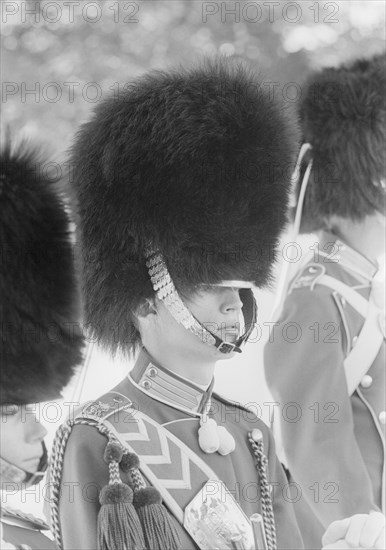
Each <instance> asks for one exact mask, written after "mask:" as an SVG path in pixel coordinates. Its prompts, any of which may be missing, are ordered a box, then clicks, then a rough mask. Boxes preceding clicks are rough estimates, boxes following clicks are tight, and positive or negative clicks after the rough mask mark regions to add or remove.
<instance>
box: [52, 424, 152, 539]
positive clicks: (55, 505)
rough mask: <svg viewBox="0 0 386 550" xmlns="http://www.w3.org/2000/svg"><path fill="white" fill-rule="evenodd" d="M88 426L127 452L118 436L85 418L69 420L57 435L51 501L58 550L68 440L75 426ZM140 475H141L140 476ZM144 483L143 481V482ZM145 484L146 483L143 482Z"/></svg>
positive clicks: (53, 530) (60, 534)
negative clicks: (60, 504) (62, 483)
mask: <svg viewBox="0 0 386 550" xmlns="http://www.w3.org/2000/svg"><path fill="white" fill-rule="evenodd" d="M76 425H77V426H78V425H87V426H94V427H95V428H97V430H98V431H99V432H100V433H101V434H103V435H105V436H107V438H108V439H109V441H114V442H115V443H117V444H118V445H119V446H120V447H121V448H122V450H124V451H125V452H126V449H124V448H123V446H122V444H121V443H120V442H119V440H118V439H117V438H116V436H115V435H114V434H113V433H112V432H111V431H110V430H109V429H108V428H107V427H106V426H105V425H103V424H101V423H99V422H97V421H94V420H89V419H85V418H76V419H75V420H67V422H65V423H64V424H62V426H60V428H59V429H58V431H57V432H56V434H55V439H54V443H53V449H52V455H51V460H50V501H51V520H52V525H51V529H52V534H53V535H54V538H55V542H56V545H57V547H58V550H62V549H63V543H62V533H61V529H60V519H59V499H60V484H61V481H62V470H63V462H64V453H65V450H66V445H67V442H68V438H69V437H70V434H71V430H72V428H73V427H74V426H76ZM139 475H140V474H139ZM119 481H120V479H119ZM142 481H143V480H142ZM143 483H144V482H143Z"/></svg>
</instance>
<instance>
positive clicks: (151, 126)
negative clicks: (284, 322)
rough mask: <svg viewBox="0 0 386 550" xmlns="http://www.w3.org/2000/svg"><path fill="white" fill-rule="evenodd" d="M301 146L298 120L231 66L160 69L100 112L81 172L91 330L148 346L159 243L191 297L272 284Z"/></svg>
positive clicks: (220, 62) (83, 134) (82, 150)
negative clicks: (137, 317)
mask: <svg viewBox="0 0 386 550" xmlns="http://www.w3.org/2000/svg"><path fill="white" fill-rule="evenodd" d="M297 138H298V136H297V127H296V123H295V121H294V119H293V115H291V114H290V113H289V112H287V111H286V109H284V108H283V106H282V105H281V104H279V103H277V101H276V100H274V99H272V98H271V97H270V96H269V94H268V92H267V91H266V90H265V88H264V86H262V81H260V80H259V78H258V77H257V76H256V75H255V74H254V73H253V72H252V71H251V70H250V69H249V68H248V67H246V66H245V65H244V64H243V63H241V62H235V61H232V60H229V59H228V60H225V59H221V58H220V59H215V60H206V61H205V62H203V63H201V64H200V65H197V66H195V67H193V68H190V69H180V70H174V71H173V70H170V71H153V72H150V73H149V74H147V75H145V76H143V77H142V78H139V79H138V80H136V81H135V82H133V83H132V84H131V85H130V86H126V88H125V91H121V93H120V94H119V96H118V97H111V98H109V99H107V100H105V101H104V102H103V103H102V104H100V105H99V106H98V107H97V108H96V110H95V112H94V114H93V116H92V118H91V120H90V121H89V122H88V123H86V124H84V125H83V126H82V127H81V129H80V131H79V133H78V135H77V138H76V140H75V143H74V145H73V148H72V155H71V164H72V168H73V178H74V190H75V194H76V197H77V201H78V215H79V220H78V226H79V228H80V238H81V242H82V249H83V262H84V266H83V283H84V294H85V308H86V313H85V315H86V322H88V323H90V324H91V325H92V327H93V329H94V332H95V333H96V335H97V336H98V337H99V338H100V340H101V342H102V343H103V344H105V345H107V346H109V347H111V348H112V349H113V350H114V349H117V348H118V347H122V348H125V349H128V348H130V346H131V345H132V344H133V343H135V340H136V339H137V337H138V335H136V334H133V332H132V325H131V326H129V325H130V321H132V320H133V313H134V312H135V311H136V310H137V308H138V306H139V305H140V304H141V302H142V301H143V300H144V299H146V298H149V297H153V296H154V291H153V288H152V284H151V282H150V279H149V274H148V271H147V268H146V260H145V250H146V247H147V246H148V245H149V244H150V245H151V246H152V247H153V248H156V249H158V250H160V251H161V252H162V254H163V257H164V259H165V261H166V265H167V267H168V270H169V273H170V275H171V278H172V280H173V281H174V284H175V286H176V288H177V290H178V291H180V292H182V293H183V292H184V291H189V290H191V289H194V287H195V286H196V285H199V284H209V285H210V284H215V283H219V282H220V281H222V280H225V279H226V280H243V281H251V282H253V283H254V284H255V285H257V286H258V287H262V286H264V285H266V284H267V283H268V281H269V280H270V272H271V266H272V263H273V259H274V253H273V250H274V248H275V247H276V244H277V240H278V236H279V233H280V232H281V230H282V229H283V226H284V224H285V222H286V212H287V201H288V192H289V184H290V174H291V167H292V164H293V155H294V153H295V152H296V149H297ZM292 168H293V167H292Z"/></svg>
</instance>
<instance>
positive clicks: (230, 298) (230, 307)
mask: <svg viewBox="0 0 386 550" xmlns="http://www.w3.org/2000/svg"><path fill="white" fill-rule="evenodd" d="M242 307H243V302H242V301H241V299H240V293H239V289H238V288H229V289H227V290H226V292H225V294H224V300H223V303H222V307H221V311H222V313H232V312H233V311H236V312H237V313H239V312H240V311H241V308H242Z"/></svg>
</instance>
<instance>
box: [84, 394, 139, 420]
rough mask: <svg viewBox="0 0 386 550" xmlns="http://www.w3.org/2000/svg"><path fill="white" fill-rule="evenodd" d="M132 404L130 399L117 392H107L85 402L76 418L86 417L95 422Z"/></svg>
mask: <svg viewBox="0 0 386 550" xmlns="http://www.w3.org/2000/svg"><path fill="white" fill-rule="evenodd" d="M132 406H133V403H132V401H131V400H130V399H129V398H128V397H126V396H125V395H122V394H121V393H118V392H114V391H112V392H108V393H106V394H105V395H103V396H102V397H100V398H99V399H98V400H97V401H89V402H87V403H85V404H84V405H83V406H82V407H81V409H80V410H78V414H77V415H76V418H87V419H89V420H94V421H96V422H102V421H103V420H105V419H107V418H108V417H109V416H111V415H112V414H115V413H116V412H117V411H119V410H122V409H123V408H131V407H132Z"/></svg>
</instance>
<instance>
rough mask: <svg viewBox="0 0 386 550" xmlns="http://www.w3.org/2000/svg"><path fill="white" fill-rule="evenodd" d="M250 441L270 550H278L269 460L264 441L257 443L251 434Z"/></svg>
mask: <svg viewBox="0 0 386 550" xmlns="http://www.w3.org/2000/svg"><path fill="white" fill-rule="evenodd" d="M248 439H249V442H250V444H251V447H252V449H253V454H254V455H255V457H256V458H257V464H256V470H257V471H258V473H259V480H260V489H261V507H262V510H263V522H264V530H265V536H266V538H267V546H268V550H277V542H276V527H275V516H274V514H273V506H272V499H271V493H270V490H269V482H268V479H267V465H268V459H267V457H266V456H265V454H264V443H263V440H261V441H259V442H257V443H256V442H255V441H254V439H252V437H251V434H248Z"/></svg>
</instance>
